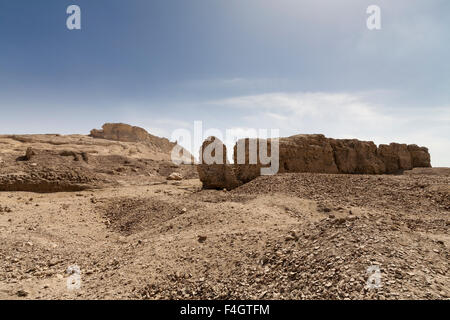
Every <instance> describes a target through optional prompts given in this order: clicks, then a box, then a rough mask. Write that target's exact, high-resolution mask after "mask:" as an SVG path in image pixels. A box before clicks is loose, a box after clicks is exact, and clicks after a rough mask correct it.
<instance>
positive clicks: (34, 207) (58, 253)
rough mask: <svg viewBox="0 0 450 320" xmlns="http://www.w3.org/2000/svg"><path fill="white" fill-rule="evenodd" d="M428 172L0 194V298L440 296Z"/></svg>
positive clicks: (442, 282)
mask: <svg viewBox="0 0 450 320" xmlns="http://www.w3.org/2000/svg"><path fill="white" fill-rule="evenodd" d="M431 172H432V171H429V172H428V174H423V173H420V172H414V174H406V175H401V176H363V175H326V174H284V175H279V176H274V177H260V178H258V179H256V180H255V181H252V182H251V183H249V184H247V185H244V186H242V187H240V188H238V189H236V190H233V191H231V192H226V191H216V190H209V191H208V190H201V183H200V181H199V180H197V179H191V180H183V181H181V182H161V181H157V182H154V181H153V182H152V181H151V180H152V179H151V178H149V180H148V181H147V182H143V181H142V180H141V181H139V184H137V183H134V182H133V181H131V182H130V181H129V182H122V183H121V184H120V185H117V186H112V187H106V188H104V189H99V190H97V189H96V190H85V191H80V192H61V193H48V194H39V193H30V192H1V193H0V208H1V209H0V211H1V212H0V230H1V235H0V298H3V299H197V298H206V299H217V298H220V299H238V298H245V299H260V298H265V299H346V298H350V299H361V298H362V299H372V298H375V299H386V298H387V299H409V298H413V299H436V298H437V299H448V298H450V277H449V276H450V274H449V250H448V248H449V245H450V233H449V225H450V219H449V210H450V200H449V194H450V192H449V185H450V178H449V176H448V175H445V174H442V173H439V172H438V173H437V174H430V173H431ZM435 173H436V171H435ZM70 266H77V267H78V268H79V269H80V280H81V287H80V288H79V289H76V288H75V289H74V287H73V286H70V285H69V286H68V284H67V281H68V279H69V280H70V281H73V282H72V283H76V282H77V280H76V277H77V273H76V272H75V273H72V274H69V273H68V272H67V269H68V268H69V267H70ZM371 266H378V268H379V270H380V273H379V275H381V286H380V287H377V288H373V287H372V288H369V287H368V286H367V284H368V280H369V281H372V280H373V278H370V277H371V276H372V277H373V274H370V272H369V273H367V271H368V268H369V267H371ZM371 279H372V280H371ZM372 282H373V281H372ZM372 282H370V283H372ZM373 283H375V282H373Z"/></svg>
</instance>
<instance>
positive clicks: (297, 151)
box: [197, 134, 431, 189]
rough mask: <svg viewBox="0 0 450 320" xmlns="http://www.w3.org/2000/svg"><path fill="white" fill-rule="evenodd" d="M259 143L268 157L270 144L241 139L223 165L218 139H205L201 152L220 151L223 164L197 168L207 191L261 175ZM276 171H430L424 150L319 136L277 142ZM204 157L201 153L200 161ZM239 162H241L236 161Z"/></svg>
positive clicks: (295, 137) (202, 165)
mask: <svg viewBox="0 0 450 320" xmlns="http://www.w3.org/2000/svg"><path fill="white" fill-rule="evenodd" d="M260 141H262V142H263V143H266V144H267V153H268V156H271V151H272V140H271V139H268V140H260V139H243V140H240V141H238V143H236V145H235V147H234V164H229V163H226V161H225V160H226V147H225V146H224V145H223V144H222V142H221V141H220V140H219V139H216V138H214V137H210V138H208V140H206V141H205V142H204V143H203V147H202V149H201V150H205V148H206V146H208V145H209V144H211V143H213V142H214V143H218V144H219V145H220V146H222V147H223V150H224V152H223V154H224V155H223V157H224V160H222V161H223V162H222V163H212V164H205V163H204V162H203V161H202V164H200V165H198V167H197V170H198V172H199V176H200V180H201V181H202V182H203V187H204V188H207V189H222V188H226V189H233V188H235V187H237V186H239V185H242V184H244V183H247V182H249V181H251V180H253V179H255V178H256V177H258V176H260V175H261V168H263V167H270V164H268V165H263V164H262V163H261V161H260V159H259V146H260V144H259V143H260ZM278 141H279V171H278V172H280V173H285V172H312V173H347V174H354V173H355V174H392V173H399V172H402V171H403V170H410V169H412V168H415V167H431V164H430V154H429V153H428V149H427V148H425V147H419V146H417V145H406V144H399V143H391V144H389V145H384V144H382V145H380V146H378V147H377V146H376V145H375V143H373V142H372V141H360V140H356V139H330V138H326V137H325V136H324V135H321V134H313V135H295V136H292V137H288V138H280V139H278ZM239 143H243V144H244V149H243V150H244V151H245V153H244V154H243V159H238V153H237V150H238V145H239ZM250 143H253V144H256V151H257V155H258V156H257V158H256V164H251V162H250V154H249V146H250ZM203 156H204V155H203V154H202V153H200V157H201V159H203ZM238 160H240V161H238Z"/></svg>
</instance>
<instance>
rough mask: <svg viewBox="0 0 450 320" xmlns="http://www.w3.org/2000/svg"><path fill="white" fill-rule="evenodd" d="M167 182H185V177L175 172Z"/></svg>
mask: <svg viewBox="0 0 450 320" xmlns="http://www.w3.org/2000/svg"><path fill="white" fill-rule="evenodd" d="M167 180H176V181H179V180H183V176H182V175H181V174H179V173H177V172H173V173H171V174H170V175H169V176H168V177H167Z"/></svg>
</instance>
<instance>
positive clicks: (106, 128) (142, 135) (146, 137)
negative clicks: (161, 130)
mask: <svg viewBox="0 0 450 320" xmlns="http://www.w3.org/2000/svg"><path fill="white" fill-rule="evenodd" d="M90 136H91V137H93V138H98V139H106V140H114V141H121V142H138V143H142V144H144V145H148V146H151V147H153V148H155V149H156V150H157V152H160V153H163V154H168V155H171V156H172V158H176V159H172V160H180V161H183V162H184V163H194V157H193V156H192V155H191V154H190V153H189V152H188V151H187V150H186V149H184V148H182V147H181V146H179V145H178V144H177V143H176V142H170V141H169V140H168V139H166V138H160V137H157V136H154V135H152V134H150V133H148V132H147V131H146V130H145V129H143V128H140V127H135V126H130V125H129V124H125V123H105V124H104V125H103V126H102V130H97V129H93V130H91V133H90ZM175 147H176V150H178V151H179V152H178V153H177V154H176V155H172V151H173V150H174V148H175Z"/></svg>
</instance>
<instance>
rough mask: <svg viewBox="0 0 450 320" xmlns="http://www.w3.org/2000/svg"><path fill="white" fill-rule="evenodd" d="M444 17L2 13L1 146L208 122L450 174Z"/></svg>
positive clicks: (141, 8) (146, 3)
mask: <svg viewBox="0 0 450 320" xmlns="http://www.w3.org/2000/svg"><path fill="white" fill-rule="evenodd" d="M71 4H76V5H79V6H80V7H81V10H82V12H81V18H82V22H81V27H82V29H81V30H73V31H69V30H68V29H67V28H66V19H67V17H68V15H67V14H66V9H67V7H68V6H69V5H71ZM372 4H375V5H378V6H380V8H381V21H382V29H381V30H376V31H370V30H368V29H367V27H366V19H367V17H368V15H367V14H366V9H367V7H368V6H369V5H372ZM449 15H450V1H448V0H420V1H419V0H395V1H394V0H370V1H366V0H341V1H331V0H330V1H324V0H276V1H274V0H127V1H125V0H107V1H106V0H95V1H93V0H84V1H83V0H78V1H77V0H72V1H65V0H45V1H29V0H1V2H0V109H1V117H0V133H88V132H89V130H90V129H92V128H99V127H100V126H101V125H102V124H103V123H104V122H126V123H130V124H133V125H138V126H142V127H144V128H146V129H147V130H148V131H149V132H151V133H153V134H157V135H163V136H166V137H170V136H171V133H172V131H173V130H174V129H177V128H187V129H190V128H192V126H193V122H194V120H202V121H203V126H204V128H210V127H213V128H218V129H222V130H224V129H227V128H228V129H229V128H233V129H234V130H237V131H239V130H243V129H246V128H268V129H270V128H279V129H280V132H281V135H283V136H287V135H292V134H297V133H323V134H325V135H327V136H330V137H335V138H348V137H352V138H353V137H354V138H359V139H365V140H373V141H375V143H377V144H379V143H387V142H391V141H396V142H403V143H417V144H419V145H425V146H427V147H429V149H430V152H431V156H432V163H433V165H434V166H450V19H449Z"/></svg>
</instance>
